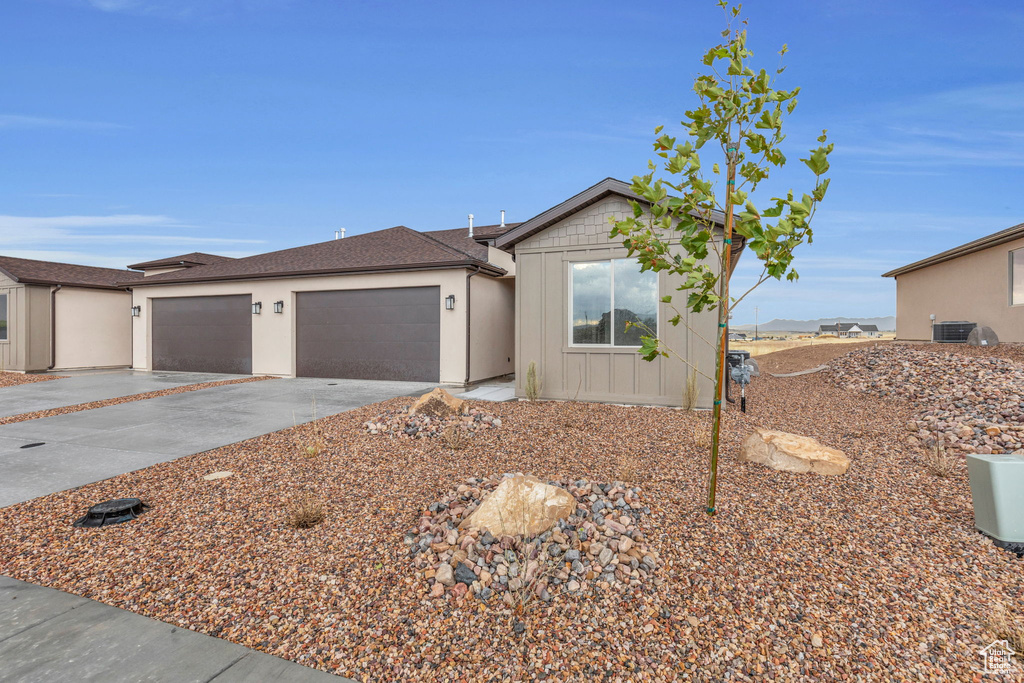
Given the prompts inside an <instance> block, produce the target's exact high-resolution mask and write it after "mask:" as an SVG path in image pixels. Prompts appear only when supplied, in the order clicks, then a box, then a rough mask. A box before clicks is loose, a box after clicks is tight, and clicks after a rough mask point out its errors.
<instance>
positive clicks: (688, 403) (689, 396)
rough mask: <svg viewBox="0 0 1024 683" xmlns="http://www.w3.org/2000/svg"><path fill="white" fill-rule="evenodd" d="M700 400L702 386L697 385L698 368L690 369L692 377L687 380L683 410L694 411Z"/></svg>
mask: <svg viewBox="0 0 1024 683" xmlns="http://www.w3.org/2000/svg"><path fill="white" fill-rule="evenodd" d="M698 398H700V384H698V383H697V368H694V367H691V368H690V375H689V377H687V378H686V389H684V390H683V410H693V409H694V408H696V407H697V399H698Z"/></svg>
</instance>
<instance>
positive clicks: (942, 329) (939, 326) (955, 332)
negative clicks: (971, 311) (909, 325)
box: [932, 320, 978, 344]
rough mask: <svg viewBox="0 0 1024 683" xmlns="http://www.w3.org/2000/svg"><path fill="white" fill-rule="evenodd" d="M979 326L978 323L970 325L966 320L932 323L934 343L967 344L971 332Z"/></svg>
mask: <svg viewBox="0 0 1024 683" xmlns="http://www.w3.org/2000/svg"><path fill="white" fill-rule="evenodd" d="M977 326H978V323H969V322H967V321H966V320H944V321H942V322H941V323H932V341H934V342H940V343H943V344H966V343H967V337H968V335H970V334H971V330H973V329H974V328H975V327H977Z"/></svg>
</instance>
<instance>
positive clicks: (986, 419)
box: [828, 344, 1024, 454]
mask: <svg viewBox="0 0 1024 683" xmlns="http://www.w3.org/2000/svg"><path fill="white" fill-rule="evenodd" d="M933 348H934V350H933ZM828 372H829V373H830V374H831V376H832V380H833V381H835V382H836V383H838V384H839V385H840V386H841V387H843V388H844V389H846V390H852V391H861V392H864V393H868V394H872V395H875V396H880V397H888V396H891V397H894V398H899V399H903V400H906V401H908V402H909V403H910V404H911V405H912V406H914V407H915V408H916V409H917V415H916V419H915V420H913V421H911V423H910V424H908V425H907V431H908V432H909V436H907V437H904V438H905V439H906V443H907V444H909V445H912V446H918V447H922V446H923V447H925V448H934V447H935V446H936V445H937V444H941V445H942V446H943V447H944V448H945V449H946V450H947V451H959V452H960V453H961V454H966V453H985V452H988V453H1012V452H1013V451H1015V450H1018V449H1020V448H1021V447H1022V442H1024V364H1022V363H1020V362H1017V361H1015V360H1013V359H1011V358H1004V357H998V356H995V355H988V350H987V349H984V348H981V347H978V348H972V347H966V346H961V347H960V348H959V349H958V350H956V351H947V350H945V349H943V348H942V347H939V346H937V345H932V347H930V348H929V350H927V351H926V350H922V349H919V348H914V347H910V346H904V345H902V344H889V345H885V346H878V347H872V348H863V349H858V350H856V351H853V352H851V353H849V354H847V355H845V356H842V357H840V358H836V359H835V360H833V361H832V362H831V363H830V364H829V368H828Z"/></svg>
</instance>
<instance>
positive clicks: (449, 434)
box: [441, 424, 469, 451]
mask: <svg viewBox="0 0 1024 683" xmlns="http://www.w3.org/2000/svg"><path fill="white" fill-rule="evenodd" d="M441 443H443V444H444V445H445V446H446V447H447V448H449V449H451V450H453V451H461V450H462V449H463V448H465V447H466V446H468V445H469V436H468V435H467V434H466V430H465V429H463V428H462V425H457V424H453V425H448V426H447V427H446V428H445V430H444V431H443V432H441Z"/></svg>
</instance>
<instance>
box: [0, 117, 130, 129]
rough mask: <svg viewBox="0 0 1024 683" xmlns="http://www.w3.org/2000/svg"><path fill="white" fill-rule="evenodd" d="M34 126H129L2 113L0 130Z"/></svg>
mask: <svg viewBox="0 0 1024 683" xmlns="http://www.w3.org/2000/svg"><path fill="white" fill-rule="evenodd" d="M6 128H10V129H32V128H70V129H77V130H117V129H122V128H127V126H124V125H121V124H119V123H110V122H109V121H83V120H80V119H59V118H51V117H46V116H25V115H23V114H0V130H2V129H6Z"/></svg>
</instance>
